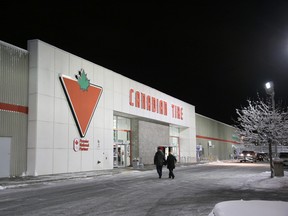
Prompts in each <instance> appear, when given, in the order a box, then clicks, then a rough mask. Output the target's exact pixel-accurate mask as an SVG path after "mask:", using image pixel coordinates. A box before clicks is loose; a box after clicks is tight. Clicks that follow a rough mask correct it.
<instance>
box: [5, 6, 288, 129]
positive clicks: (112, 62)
mask: <svg viewBox="0 0 288 216" xmlns="http://www.w3.org/2000/svg"><path fill="white" fill-rule="evenodd" d="M63 2H65V4H64V3H63ZM181 2H185V1H168V0H167V1H160V2H158V1H119V0H118V1H97V0H94V1H85V0H82V1H73V0H70V1H57V2H56V3H54V2H53V1H46V2H44V1H38V3H35V2H34V3H32V2H31V1H19V3H17V1H0V8H1V13H0V28H1V32H0V40H2V41H4V42H7V43H10V44H13V45H15V46H18V47H21V48H23V49H27V41H28V40H30V39H40V40H42V41H44V42H46V43H49V44H51V45H54V46H56V47H58V48H60V49H63V50H65V51H67V52H70V53H72V54H75V55H77V56H79V57H82V58H84V59H87V60H89V61H91V62H93V63H95V64H98V65H101V66H103V67H106V68H108V69H110V70H113V71H114V72H117V73H120V74H122V75H124V76H126V77H128V78H131V79H133V80H135V81H138V82H141V83H143V84H146V85H148V86H150V87H152V88H155V89H157V90H159V91H161V92H164V93H166V94H168V95H171V96H173V97H176V98H178V99H180V100H182V101H185V102H187V103H189V104H192V105H194V106H195V109H196V113H199V114H201V115H204V116H207V117H210V118H213V119H215V120H219V121H222V122H224V123H227V124H234V122H233V120H232V119H235V118H236V109H237V108H241V107H243V106H246V105H247V99H256V97H257V93H259V94H260V95H261V96H263V97H266V93H265V90H264V84H265V82H266V81H270V80H272V81H273V82H274V85H275V100H276V103H277V102H278V101H279V100H281V101H283V102H284V103H286V101H287V98H288V88H287V87H288V1H284V0H283V1H280V0H279V1H277V0H276V1H274V0H273V1H266V0H259V1H253V0H247V1H245V0H240V1H231V0H230V1H221V0H220V1H215V0H213V1H203V0H199V1H195V0H194V1H193V0H191V1H188V2H186V4H184V3H181Z"/></svg>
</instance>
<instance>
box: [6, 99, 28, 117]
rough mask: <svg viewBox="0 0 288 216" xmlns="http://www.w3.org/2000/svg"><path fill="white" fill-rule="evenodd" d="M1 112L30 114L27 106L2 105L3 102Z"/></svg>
mask: <svg viewBox="0 0 288 216" xmlns="http://www.w3.org/2000/svg"><path fill="white" fill-rule="evenodd" d="M0 110H4V111H10V112H19V113H24V114H28V107H26V106H20V105H14V104H8V103H1V102H0Z"/></svg>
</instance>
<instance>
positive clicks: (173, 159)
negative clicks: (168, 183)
mask: <svg viewBox="0 0 288 216" xmlns="http://www.w3.org/2000/svg"><path fill="white" fill-rule="evenodd" d="M176 162H177V159H176V157H175V156H174V155H173V154H172V152H171V151H170V152H169V155H168V157H167V169H169V178H172V179H174V178H175V175H174V172H173V170H174V169H175V164H176Z"/></svg>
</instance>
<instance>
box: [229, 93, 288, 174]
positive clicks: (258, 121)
mask: <svg viewBox="0 0 288 216" xmlns="http://www.w3.org/2000/svg"><path fill="white" fill-rule="evenodd" d="M247 102H248V106H247V107H244V108H242V109H236V113H237V115H238V117H237V121H236V125H234V127H235V128H236V134H237V135H238V136H239V137H240V138H241V141H242V142H243V144H245V145H255V146H261V145H267V144H268V146H269V157H270V170H271V178H273V177H274V164H273V161H272V145H274V146H275V149H276V148H277V146H278V145H287V144H288V113H287V108H286V109H283V108H281V106H280V105H277V106H276V107H275V109H273V108H272V104H271V103H269V102H264V100H263V99H261V98H260V97H259V95H258V100H257V101H252V100H247ZM275 157H277V155H275Z"/></svg>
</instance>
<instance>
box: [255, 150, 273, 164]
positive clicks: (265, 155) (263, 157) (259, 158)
mask: <svg viewBox="0 0 288 216" xmlns="http://www.w3.org/2000/svg"><path fill="white" fill-rule="evenodd" d="M256 160H257V161H264V162H267V161H269V160H270V159H269V154H268V153H266V152H257V154H256Z"/></svg>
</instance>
